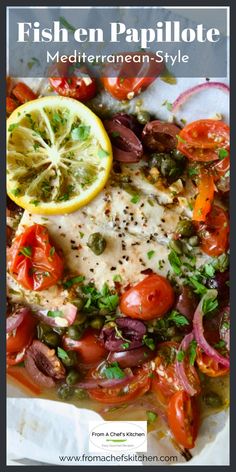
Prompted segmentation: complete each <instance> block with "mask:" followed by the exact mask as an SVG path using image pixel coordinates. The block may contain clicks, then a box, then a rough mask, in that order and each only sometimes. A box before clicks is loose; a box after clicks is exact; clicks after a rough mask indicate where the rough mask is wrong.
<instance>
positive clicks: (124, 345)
mask: <svg viewBox="0 0 236 472" xmlns="http://www.w3.org/2000/svg"><path fill="white" fill-rule="evenodd" d="M129 346H130V343H129V342H126V343H123V344H121V347H122V349H129Z"/></svg>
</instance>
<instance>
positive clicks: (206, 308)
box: [202, 298, 219, 315]
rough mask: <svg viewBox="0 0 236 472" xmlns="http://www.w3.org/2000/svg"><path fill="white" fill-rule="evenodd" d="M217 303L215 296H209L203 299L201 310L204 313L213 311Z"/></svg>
mask: <svg viewBox="0 0 236 472" xmlns="http://www.w3.org/2000/svg"><path fill="white" fill-rule="evenodd" d="M218 304H219V303H218V300H217V298H209V299H206V300H203V304H202V311H203V313H204V315H206V314H207V313H210V312H212V311H214V310H215V309H216V308H217V307H218Z"/></svg>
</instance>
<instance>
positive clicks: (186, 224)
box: [176, 219, 195, 238]
mask: <svg viewBox="0 0 236 472" xmlns="http://www.w3.org/2000/svg"><path fill="white" fill-rule="evenodd" d="M176 233H177V234H179V235H180V236H183V237H184V238H190V237H191V236H194V234H195V228H194V226H193V223H192V221H191V220H187V219H185V220H180V221H179V222H178V224H177V227H176Z"/></svg>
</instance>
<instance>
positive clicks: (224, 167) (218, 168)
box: [211, 156, 230, 182]
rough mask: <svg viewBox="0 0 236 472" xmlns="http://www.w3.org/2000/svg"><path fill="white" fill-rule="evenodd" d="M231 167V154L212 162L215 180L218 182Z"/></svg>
mask: <svg viewBox="0 0 236 472" xmlns="http://www.w3.org/2000/svg"><path fill="white" fill-rule="evenodd" d="M229 168H230V157H229V156H227V157H225V158H224V159H220V160H219V161H217V162H214V163H213V164H211V173H212V175H213V177H214V180H215V181H216V182H217V181H218V180H219V179H220V178H221V177H224V176H225V174H226V172H228V170H229Z"/></svg>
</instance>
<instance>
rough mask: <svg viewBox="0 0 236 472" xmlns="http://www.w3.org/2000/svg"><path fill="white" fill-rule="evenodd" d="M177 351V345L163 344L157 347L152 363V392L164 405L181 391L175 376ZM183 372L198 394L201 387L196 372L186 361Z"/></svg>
mask: <svg viewBox="0 0 236 472" xmlns="http://www.w3.org/2000/svg"><path fill="white" fill-rule="evenodd" d="M177 350H178V344H177V343H176V342H173V341H167V342H163V343H161V344H159V346H158V350H157V356H156V358H155V361H154V362H155V370H154V372H153V379H152V390H153V391H154V392H155V394H156V395H157V397H158V399H159V401H160V402H161V403H162V404H164V405H166V404H167V403H168V401H169V399H170V398H171V396H172V395H173V394H174V393H175V392H176V391H179V390H183V386H182V385H181V383H180V381H179V379H178V377H177V374H176V367H175V362H176V353H177ZM183 362H184V361H183ZM185 372H186V375H187V377H188V380H189V382H190V383H191V384H192V385H193V387H194V388H195V390H196V391H197V393H200V390H201V387H200V380H199V378H198V375H197V372H196V370H195V367H194V366H192V365H190V364H189V362H188V360H187V359H186V362H185Z"/></svg>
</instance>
